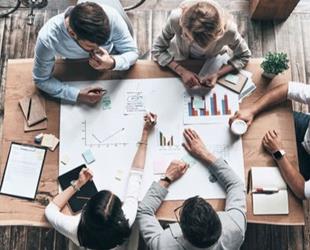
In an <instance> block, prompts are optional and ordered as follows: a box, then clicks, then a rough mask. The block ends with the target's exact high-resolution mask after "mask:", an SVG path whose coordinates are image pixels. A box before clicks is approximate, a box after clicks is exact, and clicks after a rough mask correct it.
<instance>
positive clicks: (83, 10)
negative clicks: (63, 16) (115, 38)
mask: <svg viewBox="0 0 310 250" xmlns="http://www.w3.org/2000/svg"><path fill="white" fill-rule="evenodd" d="M69 25H70V27H71V29H72V30H73V31H74V33H75V34H76V35H77V37H78V39H81V40H87V41H90V42H93V43H96V44H97V45H102V44H104V43H105V42H106V41H107V40H108V38H109V36H110V32H111V30H110V25H109V19H108V16H107V15H106V13H105V12H104V10H103V9H102V8H101V7H100V6H99V5H98V4H96V3H90V2H86V3H81V4H78V5H76V6H75V7H74V8H73V9H72V10H71V12H70V18H69Z"/></svg>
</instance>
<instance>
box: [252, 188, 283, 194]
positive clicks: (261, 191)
mask: <svg viewBox="0 0 310 250" xmlns="http://www.w3.org/2000/svg"><path fill="white" fill-rule="evenodd" d="M278 192H279V189H278V188H256V189H254V190H253V191H252V193H258V194H274V193H278Z"/></svg>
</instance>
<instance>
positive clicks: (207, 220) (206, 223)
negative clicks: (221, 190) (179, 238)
mask: <svg viewBox="0 0 310 250" xmlns="http://www.w3.org/2000/svg"><path fill="white" fill-rule="evenodd" d="M180 226H181V229H182V232H183V235H184V237H185V238H186V239H187V240H188V241H189V242H190V243H191V244H192V245H194V246H195V247H199V248H205V247H210V246H212V245H213V244H214V243H215V242H217V240H218V239H219V238H220V236H221V233H222V224H221V221H220V219H219V217H218V215H217V213H216V212H215V211H214V209H213V208H212V206H211V205H210V204H209V203H208V202H207V201H205V200H204V199H202V198H199V197H198V196H195V197H192V198H189V199H187V200H186V201H185V202H184V203H183V208H182V210H181V214H180Z"/></svg>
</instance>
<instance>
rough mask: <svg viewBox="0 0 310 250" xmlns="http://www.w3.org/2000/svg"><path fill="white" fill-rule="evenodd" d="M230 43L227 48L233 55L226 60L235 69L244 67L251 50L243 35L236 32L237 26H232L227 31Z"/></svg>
mask: <svg viewBox="0 0 310 250" xmlns="http://www.w3.org/2000/svg"><path fill="white" fill-rule="evenodd" d="M229 34H230V37H231V39H230V43H229V44H228V46H229V48H230V49H232V51H233V57H232V58H231V59H230V60H229V61H228V63H229V64H230V65H232V66H233V67H234V68H235V69H236V70H240V69H242V68H244V67H245V66H246V65H247V63H248V62H249V60H250V57H251V51H250V49H249V47H248V45H247V43H246V41H245V40H244V39H243V37H242V36H241V35H240V33H239V32H238V30H237V28H233V29H232V30H230V31H229Z"/></svg>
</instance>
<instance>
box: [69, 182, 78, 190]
mask: <svg viewBox="0 0 310 250" xmlns="http://www.w3.org/2000/svg"><path fill="white" fill-rule="evenodd" d="M70 185H71V186H72V187H73V189H74V191H75V192H78V191H80V189H79V187H78V186H77V184H76V180H72V181H70Z"/></svg>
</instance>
